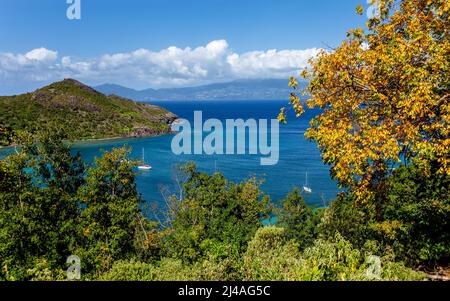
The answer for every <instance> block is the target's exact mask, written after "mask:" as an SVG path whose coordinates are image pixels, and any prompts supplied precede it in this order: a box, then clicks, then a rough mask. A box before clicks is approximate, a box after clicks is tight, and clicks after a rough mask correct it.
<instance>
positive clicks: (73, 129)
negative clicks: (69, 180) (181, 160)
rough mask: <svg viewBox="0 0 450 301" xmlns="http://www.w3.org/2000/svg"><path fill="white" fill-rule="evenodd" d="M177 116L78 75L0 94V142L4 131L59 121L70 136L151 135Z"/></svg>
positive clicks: (161, 131)
mask: <svg viewBox="0 0 450 301" xmlns="http://www.w3.org/2000/svg"><path fill="white" fill-rule="evenodd" d="M175 119H177V116H176V115H174V114H172V113H171V112H169V111H167V110H165V109H163V108H161V107H158V106H154V105H150V104H145V103H139V102H135V101H133V100H129V99H126V98H123V97H120V96H116V95H110V96H106V95H105V94H103V93H101V92H99V91H97V90H95V89H93V88H91V87H89V86H87V85H84V84H83V83H81V82H79V81H76V80H74V79H65V80H63V81H60V82H56V83H53V84H50V85H48V86H46V87H43V88H41V89H38V90H36V91H34V92H32V93H26V94H21V95H16V96H2V97H0V130H1V132H2V133H3V135H2V136H3V138H2V139H0V140H1V141H0V145H3V146H5V145H8V144H10V143H11V141H10V140H8V139H7V138H5V133H7V132H14V131H18V130H25V131H29V132H34V131H39V130H40V129H44V128H46V127H49V126H52V125H55V126H57V127H59V128H62V129H64V131H65V132H66V134H67V136H68V137H69V138H70V139H71V140H88V139H105V138H119V137H149V136H158V135H162V134H166V133H169V132H170V131H171V129H170V124H171V123H172V122H173V121H174V120H175Z"/></svg>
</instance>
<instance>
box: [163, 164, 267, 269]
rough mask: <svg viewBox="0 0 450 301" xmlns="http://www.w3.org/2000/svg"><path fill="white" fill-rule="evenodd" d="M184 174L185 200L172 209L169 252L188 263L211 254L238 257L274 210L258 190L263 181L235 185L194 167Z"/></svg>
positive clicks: (217, 174)
mask: <svg viewBox="0 0 450 301" xmlns="http://www.w3.org/2000/svg"><path fill="white" fill-rule="evenodd" d="M185 172H186V173H187V174H188V180H187V182H186V183H185V184H184V187H183V191H184V193H183V195H184V198H183V199H182V200H179V199H178V200H177V204H176V206H175V208H174V210H173V216H172V218H171V219H172V229H171V230H172V233H171V234H170V235H168V237H167V243H166V252H167V253H168V254H169V255H170V256H175V257H177V258H180V259H183V260H185V261H187V262H193V261H196V260H198V259H200V258H203V257H205V256H206V255H208V254H209V255H212V256H213V257H214V258H226V257H232V258H239V254H241V253H242V252H244V251H245V250H246V248H247V242H248V241H249V240H250V239H251V238H252V237H253V235H254V233H255V232H256V230H257V229H258V228H259V227H261V226H262V222H263V220H264V219H266V218H268V217H269V213H270V211H271V209H270V205H269V198H268V197H267V196H264V195H263V194H262V192H261V190H260V189H259V185H260V182H259V181H257V180H256V179H250V180H249V181H247V182H243V183H240V184H234V183H232V182H229V181H227V180H226V179H225V178H224V176H223V175H221V174H219V173H216V174H214V175H208V174H205V173H201V172H198V171H197V169H196V167H195V165H192V164H188V165H187V166H186V167H185Z"/></svg>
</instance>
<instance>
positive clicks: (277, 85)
mask: <svg viewBox="0 0 450 301" xmlns="http://www.w3.org/2000/svg"><path fill="white" fill-rule="evenodd" d="M288 83H289V81H288V80H286V79H246V80H236V81H232V82H226V83H215V84H210V85H203V86H196V87H185V88H167V89H145V90H134V89H130V88H127V87H124V86H120V85H115V84H103V85H100V86H97V87H95V89H96V90H98V91H100V92H102V93H104V94H106V95H110V94H115V95H120V96H122V97H126V98H130V99H133V100H138V101H161V100H288V98H289V95H290V93H291V92H292V90H291V88H289V86H288ZM300 85H306V83H300Z"/></svg>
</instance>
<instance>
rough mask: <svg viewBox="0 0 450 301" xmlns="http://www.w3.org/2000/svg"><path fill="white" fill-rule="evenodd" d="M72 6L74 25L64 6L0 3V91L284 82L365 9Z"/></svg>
mask: <svg viewBox="0 0 450 301" xmlns="http://www.w3.org/2000/svg"><path fill="white" fill-rule="evenodd" d="M80 1H81V20H69V19H67V17H66V9H67V7H68V4H66V0H39V1H29V0H2V1H1V2H0V41H1V43H0V78H2V84H0V94H8V93H16V92H20V91H23V90H29V89H32V88H35V87H39V86H40V85H42V84H45V83H48V82H51V81H54V80H58V79H60V78H61V77H65V76H71V77H77V78H79V79H81V80H83V81H85V82H87V83H88V84H99V83H102V82H116V83H119V84H123V85H128V86H130V87H134V88H144V87H165V86H187V85H196V84H203V83H208V82H215V81H227V80H233V79H238V78H255V77H284V76H286V75H287V74H288V73H292V72H297V71H298V70H297V69H299V68H301V67H304V66H303V65H304V64H305V62H304V61H305V59H306V57H307V56H308V55H313V54H315V53H316V52H315V51H314V50H315V49H317V48H324V47H326V45H330V46H336V45H338V44H339V43H340V41H341V40H342V39H344V38H345V33H346V31H347V30H348V29H349V28H353V27H356V26H361V25H363V24H364V23H365V21H366V19H365V18H364V17H362V16H357V15H356V14H355V7H356V6H357V5H358V4H364V5H366V6H367V4H365V2H366V1H365V0H315V1H312V0H311V1H306V0H289V1H285V0H190V1H189V0H171V1H167V0H165V1H163V0H146V1H145V0H128V1H114V0H109V1H108V0H80ZM211 43H212V44H211ZM208 45H210V46H209V47H208ZM170 46H175V47H174V48H169V47H170ZM271 50H272V51H271ZM273 50H276V51H275V52H274V51H273ZM33 51H34V52H33ZM269 51H271V52H269ZM290 64H291V65H292V66H291V65H290ZM294 65H298V66H294ZM254 66H259V67H258V68H256V69H255V68H254ZM270 70H272V71H270Z"/></svg>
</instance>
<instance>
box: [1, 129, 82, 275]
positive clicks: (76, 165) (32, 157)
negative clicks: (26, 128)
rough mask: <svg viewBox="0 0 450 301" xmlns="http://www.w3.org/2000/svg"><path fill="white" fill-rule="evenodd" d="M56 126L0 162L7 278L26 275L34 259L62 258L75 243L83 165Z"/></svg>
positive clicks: (52, 262)
mask: <svg viewBox="0 0 450 301" xmlns="http://www.w3.org/2000/svg"><path fill="white" fill-rule="evenodd" d="M63 138H64V134H63V133H62V132H61V131H58V129H55V130H54V131H48V132H42V133H41V134H40V135H39V137H38V141H37V142H35V141H33V140H31V139H27V140H24V141H23V142H24V145H23V147H22V148H21V149H20V150H17V152H16V153H13V154H11V155H9V156H8V157H6V158H5V159H2V160H1V161H0V166H1V167H0V178H1V184H0V186H1V190H0V261H1V262H0V264H1V267H2V274H3V275H4V278H6V279H24V278H26V277H27V273H26V270H27V267H29V266H33V265H34V262H35V260H36V259H37V258H40V259H41V260H42V261H45V262H47V263H48V265H49V267H50V268H53V267H56V266H61V265H63V264H64V263H65V260H66V258H67V256H69V255H70V249H72V248H73V247H74V246H75V245H76V237H77V233H78V224H79V219H78V217H79V213H80V207H79V204H78V201H77V198H76V196H77V190H78V187H80V186H81V185H82V184H83V183H84V178H83V176H84V170H85V168H84V164H83V162H82V160H81V158H80V156H79V154H77V155H72V154H71V152H70V148H69V147H68V146H67V145H65V144H63V142H62V139H63Z"/></svg>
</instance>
